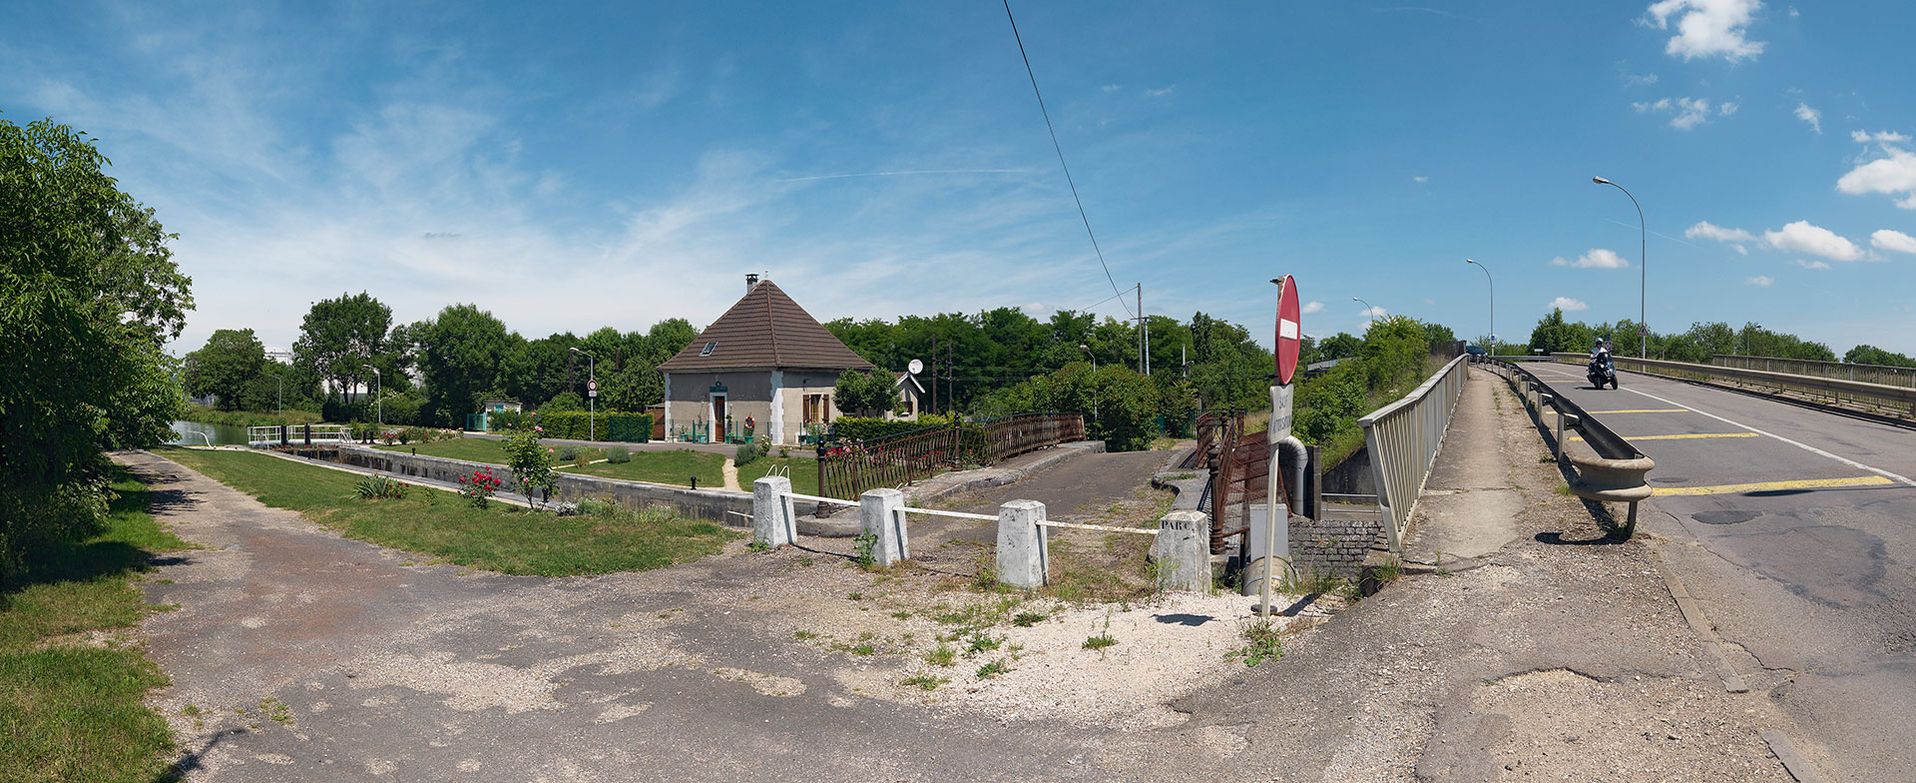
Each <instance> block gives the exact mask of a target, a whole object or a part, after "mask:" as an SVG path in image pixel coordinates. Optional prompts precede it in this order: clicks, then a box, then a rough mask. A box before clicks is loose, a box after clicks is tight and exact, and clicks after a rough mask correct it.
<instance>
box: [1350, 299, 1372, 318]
mask: <svg viewBox="0 0 1916 783" xmlns="http://www.w3.org/2000/svg"><path fill="white" fill-rule="evenodd" d="M1351 301H1353V302H1356V303H1358V304H1361V305H1363V306H1364V323H1366V324H1368V323H1370V322H1371V319H1372V318H1374V317H1376V316H1375V315H1374V314H1375V313H1376V312H1377V308H1375V307H1372V306H1370V303H1369V302H1366V301H1364V300H1362V299H1359V298H1357V297H1355V296H1353V297H1351Z"/></svg>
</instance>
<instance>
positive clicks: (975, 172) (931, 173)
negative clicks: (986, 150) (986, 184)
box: [772, 169, 1037, 182]
mask: <svg viewBox="0 0 1916 783" xmlns="http://www.w3.org/2000/svg"><path fill="white" fill-rule="evenodd" d="M1035 173H1037V172H1035V171H1033V170H1031V169H908V170H903V171H859V172H851V173H846V174H813V175H809V176H803V177H781V178H778V179H774V180H772V181H773V182H819V181H823V180H829V179H862V178H866V177H962V176H981V175H990V174H1018V175H1030V174H1035Z"/></svg>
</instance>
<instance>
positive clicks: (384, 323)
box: [293, 291, 404, 400]
mask: <svg viewBox="0 0 1916 783" xmlns="http://www.w3.org/2000/svg"><path fill="white" fill-rule="evenodd" d="M392 320H393V311H392V308H390V307H387V306H386V305H385V304H383V303H381V302H380V301H379V300H378V299H374V298H373V297H372V295H371V294H368V293H366V292H364V291H361V292H359V293H358V294H343V293H342V294H340V295H339V298H337V299H322V300H320V301H318V302H314V303H313V306H312V308H311V309H310V310H307V311H306V317H305V318H304V319H302V320H301V322H300V327H299V339H297V340H294V341H293V364H294V366H296V367H298V368H299V369H300V370H301V371H302V372H305V373H309V374H310V375H311V376H312V377H314V378H317V379H319V380H322V381H325V382H327V384H328V385H329V386H330V388H328V389H327V392H326V397H327V398H329V399H331V398H335V397H337V398H339V399H342V400H343V399H345V398H346V396H347V395H348V394H349V393H357V392H359V391H361V388H360V387H361V385H362V384H363V385H364V386H365V389H364V391H367V392H370V391H372V386H373V384H372V377H371V376H372V373H371V372H370V371H368V370H366V369H365V366H366V365H367V364H371V363H373V359H374V358H375V357H378V356H382V355H384V354H385V353H386V337H387V330H388V329H391V328H392ZM381 372H384V369H383V368H382V370H381ZM388 375H395V376H397V377H399V378H403V377H404V374H403V373H397V374H393V373H389V374H388Z"/></svg>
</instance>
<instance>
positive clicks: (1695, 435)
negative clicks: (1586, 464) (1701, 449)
mask: <svg viewBox="0 0 1916 783" xmlns="http://www.w3.org/2000/svg"><path fill="white" fill-rule="evenodd" d="M1756 436H1757V435H1756V433H1754V432H1691V433H1685V434H1682V435H1628V436H1625V437H1624V440H1627V441H1630V442H1631V443H1635V442H1637V441H1640V440H1701V439H1704V438H1754V437H1756ZM1570 439H1571V440H1573V441H1576V440H1583V436H1582V435H1573V436H1571V438H1570Z"/></svg>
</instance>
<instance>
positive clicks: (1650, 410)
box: [1584, 408, 1690, 416]
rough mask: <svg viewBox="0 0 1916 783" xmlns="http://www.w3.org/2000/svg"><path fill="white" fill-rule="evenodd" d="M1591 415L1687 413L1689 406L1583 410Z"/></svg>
mask: <svg viewBox="0 0 1916 783" xmlns="http://www.w3.org/2000/svg"><path fill="white" fill-rule="evenodd" d="M1584 412H1585V413H1588V414H1590V415H1592V416H1608V415H1610V414H1612V413H1689V412H1690V409H1689V408H1637V409H1635V410H1627V411H1584Z"/></svg>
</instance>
